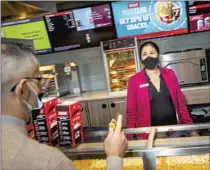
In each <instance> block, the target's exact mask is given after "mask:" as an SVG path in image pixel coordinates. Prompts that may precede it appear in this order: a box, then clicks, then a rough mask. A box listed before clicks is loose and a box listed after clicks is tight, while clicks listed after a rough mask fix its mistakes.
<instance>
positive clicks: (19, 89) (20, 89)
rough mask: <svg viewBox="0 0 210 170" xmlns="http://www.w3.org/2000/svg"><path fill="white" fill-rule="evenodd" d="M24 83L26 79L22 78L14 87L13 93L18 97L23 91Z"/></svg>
mask: <svg viewBox="0 0 210 170" xmlns="http://www.w3.org/2000/svg"><path fill="white" fill-rule="evenodd" d="M25 83H26V79H22V80H20V81H19V83H18V85H17V86H16V88H15V95H16V96H18V97H20V96H21V95H22V94H23V93H24V86H25Z"/></svg>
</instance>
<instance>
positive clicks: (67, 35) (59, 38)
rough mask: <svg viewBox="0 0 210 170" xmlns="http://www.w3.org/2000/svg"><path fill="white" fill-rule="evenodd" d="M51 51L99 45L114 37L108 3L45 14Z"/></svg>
mask: <svg viewBox="0 0 210 170" xmlns="http://www.w3.org/2000/svg"><path fill="white" fill-rule="evenodd" d="M45 22H46V25H47V30H48V35H49V38H50V41H51V44H52V48H53V51H65V50H72V49H79V48H87V47H94V46H99V45H100V41H104V40H110V39H114V38H116V34H115V28H114V24H113V22H112V15H111V9H110V5H109V4H104V5H98V6H93V7H88V8H81V9H75V10H69V11H64V12H59V13H56V14H52V15H47V16H45Z"/></svg>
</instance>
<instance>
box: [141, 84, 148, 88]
mask: <svg viewBox="0 0 210 170" xmlns="http://www.w3.org/2000/svg"><path fill="white" fill-rule="evenodd" d="M148 86H149V83H145V84H140V85H139V87H140V88H144V87H148Z"/></svg>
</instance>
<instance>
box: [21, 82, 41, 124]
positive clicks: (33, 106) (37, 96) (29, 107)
mask: <svg viewBox="0 0 210 170" xmlns="http://www.w3.org/2000/svg"><path fill="white" fill-rule="evenodd" d="M27 86H28V88H29V90H30V92H31V93H30V98H31V100H32V101H33V102H31V103H29V102H28V101H26V100H23V101H20V103H21V109H22V110H23V112H24V113H25V114H29V120H28V121H27V122H26V123H27V124H30V123H32V120H34V119H36V117H37V116H38V115H39V114H40V111H41V109H42V107H43V103H42V102H41V99H42V97H43V96H44V93H37V92H36V91H35V90H34V88H33V87H32V86H31V85H30V84H28V83H27Z"/></svg>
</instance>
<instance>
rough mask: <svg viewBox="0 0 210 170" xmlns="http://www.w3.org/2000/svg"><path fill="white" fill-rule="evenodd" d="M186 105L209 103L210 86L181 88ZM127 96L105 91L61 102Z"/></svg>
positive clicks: (124, 93)
mask: <svg viewBox="0 0 210 170" xmlns="http://www.w3.org/2000/svg"><path fill="white" fill-rule="evenodd" d="M181 90H182V92H183V94H184V96H185V98H186V101H187V104H200V103H209V100H210V85H203V86H194V87H183V88H181ZM126 96H127V91H124V92H117V93H112V94H109V93H108V91H106V90H99V91H91V92H85V93H83V94H82V95H81V96H80V97H71V96H69V95H66V96H64V97H62V100H73V101H75V100H78V101H95V100H104V99H113V98H121V97H122V98H123V97H126Z"/></svg>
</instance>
